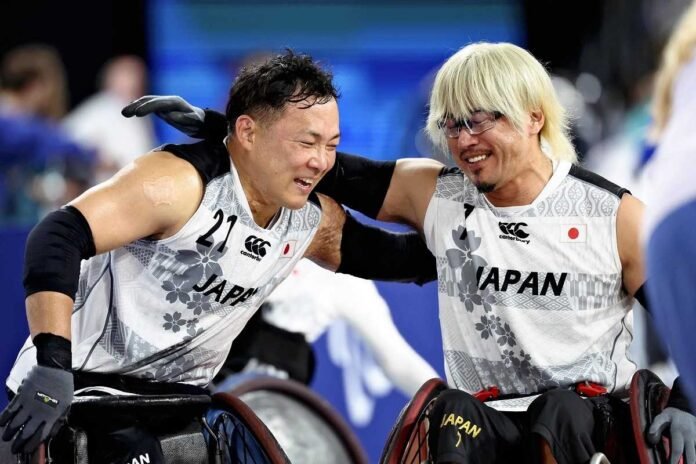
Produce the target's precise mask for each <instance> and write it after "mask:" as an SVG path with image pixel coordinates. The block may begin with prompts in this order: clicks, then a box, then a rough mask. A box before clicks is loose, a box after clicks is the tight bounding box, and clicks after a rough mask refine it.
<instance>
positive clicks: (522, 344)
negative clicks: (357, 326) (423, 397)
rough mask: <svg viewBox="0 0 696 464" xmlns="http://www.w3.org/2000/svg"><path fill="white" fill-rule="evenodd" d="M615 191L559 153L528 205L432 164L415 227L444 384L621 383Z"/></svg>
mask: <svg viewBox="0 0 696 464" xmlns="http://www.w3.org/2000/svg"><path fill="white" fill-rule="evenodd" d="M624 192H625V190H624V189H620V188H619V187H617V186H615V185H613V184H611V183H609V182H608V181H606V180H604V179H603V178H601V177H599V176H597V175H596V174H593V173H591V172H589V171H586V170H584V169H581V168H579V167H577V166H571V165H570V164H569V163H566V162H561V163H558V165H557V166H555V169H554V174H553V176H552V177H551V179H550V181H549V182H548V184H547V185H546V187H545V188H544V189H543V191H542V192H541V193H540V194H539V196H538V197H537V198H536V199H535V201H534V202H533V203H532V204H531V205H528V206H522V207H510V208H496V207H494V206H492V205H491V204H490V203H489V202H488V200H487V199H486V198H485V196H483V195H482V194H480V193H478V191H477V190H476V188H475V186H474V185H473V184H472V183H471V182H470V181H469V180H468V179H467V177H466V176H465V175H464V174H463V173H461V172H460V171H459V170H458V169H444V170H443V172H442V173H441V174H440V176H439V178H438V180H437V187H436V191H435V194H434V196H433V198H432V199H431V201H430V204H429V206H428V210H427V212H426V217H425V224H424V231H425V236H426V241H427V243H428V247H429V248H430V250H431V251H432V252H433V254H434V255H435V256H436V258H437V265H438V293H439V295H438V296H439V306H440V325H441V329H442V337H443V344H444V345H443V350H444V357H445V371H446V373H447V380H448V382H449V384H450V385H452V386H454V387H456V388H459V389H462V390H465V391H468V392H476V391H479V390H481V389H483V388H487V387H490V386H497V387H499V388H500V390H501V393H503V394H522V395H527V394H533V393H536V392H540V391H544V390H546V389H548V388H553V387H558V386H561V387H566V386H570V385H573V384H575V383H577V382H580V381H584V380H588V381H592V382H596V383H599V384H602V385H604V386H606V387H607V388H608V389H609V390H610V391H614V392H615V393H622V392H623V391H625V389H626V388H627V386H628V383H629V381H630V376H631V374H632V373H633V372H634V370H635V366H634V364H633V363H632V362H631V361H630V360H629V359H628V358H627V355H626V353H627V349H628V345H629V343H630V341H631V339H632V327H631V326H632V319H631V317H630V316H629V315H630V312H629V311H630V308H631V304H632V298H630V297H629V296H628V295H627V294H626V292H625V291H624V290H623V286H622V277H621V263H620V260H619V255H618V251H617V239H616V213H617V209H618V207H619V202H620V196H621V195H622V194H623V193H624Z"/></svg>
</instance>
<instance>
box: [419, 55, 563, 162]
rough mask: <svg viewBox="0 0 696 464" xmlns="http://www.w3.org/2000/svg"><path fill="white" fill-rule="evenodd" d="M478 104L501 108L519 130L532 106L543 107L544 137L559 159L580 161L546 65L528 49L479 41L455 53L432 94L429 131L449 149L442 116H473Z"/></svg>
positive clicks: (489, 108)
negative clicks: (440, 127) (441, 123)
mask: <svg viewBox="0 0 696 464" xmlns="http://www.w3.org/2000/svg"><path fill="white" fill-rule="evenodd" d="M477 110H485V111H499V112H500V113H502V114H503V115H505V117H506V118H507V119H508V121H510V123H511V124H512V125H513V127H515V128H516V129H517V130H518V131H520V132H522V128H523V125H524V118H525V116H526V115H527V114H528V113H529V112H530V111H535V110H541V112H542V113H543V114H544V118H545V122H544V127H543V128H542V129H541V134H540V135H541V142H542V147H543V148H544V151H546V152H547V153H546V154H547V155H548V156H549V157H550V158H551V159H554V160H567V161H570V162H572V163H575V162H577V155H576V153H575V148H573V144H572V143H571V141H570V137H569V135H568V132H569V125H568V117H567V115H566V111H565V109H564V108H563V107H562V106H561V104H560V102H559V101H558V97H557V96H556V92H555V90H554V88H553V85H552V84H551V78H550V77H549V74H548V72H547V71H546V69H544V67H543V66H542V65H541V63H539V61H537V60H536V58H534V57H533V56H532V55H531V54H530V53H529V52H527V51H526V50H524V49H522V48H520V47H518V46H516V45H513V44H509V43H474V44H470V45H467V46H466V47H464V48H462V49H461V50H459V51H458V52H457V53H455V54H454V55H452V56H451V57H450V58H449V59H448V60H447V61H446V62H445V64H444V65H443V66H442V67H441V68H440V70H439V71H438V73H437V76H436V77H435V83H434V85H433V90H432V93H431V95H430V112H429V114H428V121H427V123H426V128H425V130H426V132H427V134H428V136H429V137H430V139H431V140H432V141H433V143H434V144H435V145H437V146H438V147H439V148H441V149H443V150H444V151H445V152H447V139H446V138H445V135H444V134H443V132H442V130H440V129H439V127H438V122H439V121H442V120H443V119H445V118H447V117H453V118H468V117H469V116H470V115H471V114H472V113H473V112H475V111H477Z"/></svg>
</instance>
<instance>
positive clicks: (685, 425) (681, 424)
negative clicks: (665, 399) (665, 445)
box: [647, 407, 696, 464]
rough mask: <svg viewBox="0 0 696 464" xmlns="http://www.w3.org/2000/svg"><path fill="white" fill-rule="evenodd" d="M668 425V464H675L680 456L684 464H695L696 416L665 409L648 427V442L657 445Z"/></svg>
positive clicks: (679, 410)
mask: <svg viewBox="0 0 696 464" xmlns="http://www.w3.org/2000/svg"><path fill="white" fill-rule="evenodd" d="M668 425H669V434H670V437H671V440H670V449H671V453H670V459H669V462H670V464H677V463H678V462H679V458H680V457H681V455H682V454H683V455H684V458H685V462H686V464H696V416H694V415H692V414H689V413H688V412H686V411H682V410H681V409H677V408H673V407H668V408H665V410H664V411H662V412H661V413H660V414H658V415H657V417H656V418H655V420H653V423H652V424H651V425H650V429H649V430H648V436H647V438H648V442H649V443H650V444H652V445H655V444H657V442H658V441H660V437H661V436H662V432H663V431H664V430H665V428H667V426H668Z"/></svg>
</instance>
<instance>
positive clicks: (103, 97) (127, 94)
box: [64, 55, 156, 182]
mask: <svg viewBox="0 0 696 464" xmlns="http://www.w3.org/2000/svg"><path fill="white" fill-rule="evenodd" d="M99 87H100V89H101V90H100V91H99V92H98V93H96V94H95V95H93V96H91V97H90V98H88V99H87V100H85V101H84V102H83V103H82V104H80V105H79V106H78V107H77V108H75V109H74V110H73V111H72V112H71V113H70V114H69V115H68V116H67V117H66V118H65V121H64V122H65V127H66V129H67V130H68V132H69V133H70V134H71V135H72V136H73V137H74V138H75V140H77V141H78V142H80V143H82V144H83V145H85V146H87V147H90V148H93V149H95V150H96V152H97V156H98V164H97V166H96V169H97V176H96V177H97V178H96V182H101V181H103V180H106V179H108V178H109V177H111V176H112V175H113V174H114V173H115V172H116V171H118V170H119V169H121V168H122V167H123V166H125V165H126V164H128V163H129V162H130V161H132V160H133V159H135V158H136V157H138V156H140V155H142V154H143V153H146V152H148V151H150V150H151V149H152V148H154V147H155V145H156V141H155V135H154V131H153V127H152V122H151V121H150V118H131V119H127V118H124V117H123V116H121V108H123V107H124V106H125V105H127V104H128V103H129V102H131V101H133V100H135V99H136V98H138V97H139V96H141V95H143V94H144V93H146V88H147V69H146V67H145V63H144V62H143V60H142V59H140V58H139V57H137V56H132V55H124V56H119V57H116V58H114V59H112V60H111V61H109V62H107V63H106V64H105V65H104V68H103V69H102V71H101V74H100V82H99Z"/></svg>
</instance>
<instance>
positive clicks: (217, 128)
mask: <svg viewBox="0 0 696 464" xmlns="http://www.w3.org/2000/svg"><path fill="white" fill-rule="evenodd" d="M204 111H205V118H204V119H203V127H202V128H201V130H200V131H199V132H198V133H197V134H195V136H194V137H195V138H197V139H213V140H215V141H218V142H219V141H220V140H222V139H223V138H224V137H225V136H226V135H227V119H225V115H224V114H222V113H219V112H217V111H214V110H209V109H206V110H204Z"/></svg>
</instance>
